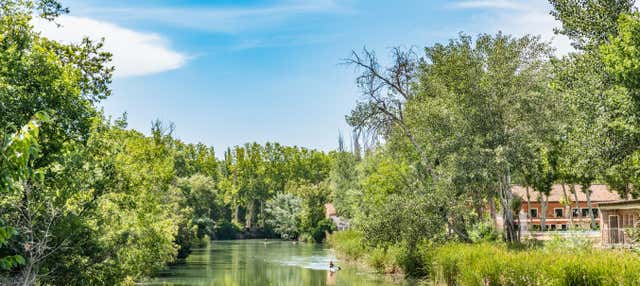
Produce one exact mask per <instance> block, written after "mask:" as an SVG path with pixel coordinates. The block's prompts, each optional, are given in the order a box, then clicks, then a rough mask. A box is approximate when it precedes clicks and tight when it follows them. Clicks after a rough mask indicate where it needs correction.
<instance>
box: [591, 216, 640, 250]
mask: <svg viewBox="0 0 640 286" xmlns="http://www.w3.org/2000/svg"><path fill="white" fill-rule="evenodd" d="M610 216H618V226H619V227H618V228H617V229H614V228H611V226H610V225H609V222H610V221H609V217H610ZM600 220H601V221H602V228H601V229H602V231H601V236H602V243H603V244H604V245H610V244H615V242H613V241H612V235H616V234H614V232H615V233H617V235H618V242H617V243H619V244H629V243H631V240H630V239H629V236H628V235H627V233H626V231H625V229H627V228H631V227H635V226H636V224H637V223H638V222H639V220H640V210H638V209H605V210H602V211H601V212H600Z"/></svg>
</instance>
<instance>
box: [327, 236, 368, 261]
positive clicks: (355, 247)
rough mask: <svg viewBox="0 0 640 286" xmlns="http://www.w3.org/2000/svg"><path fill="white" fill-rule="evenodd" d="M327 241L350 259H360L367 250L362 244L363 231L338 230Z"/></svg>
mask: <svg viewBox="0 0 640 286" xmlns="http://www.w3.org/2000/svg"><path fill="white" fill-rule="evenodd" d="M327 243H328V244H329V245H330V246H331V248H333V249H335V250H336V251H337V252H338V253H339V254H340V255H343V256H345V258H347V259H349V260H359V259H361V258H363V257H364V254H365V253H366V252H367V250H366V249H365V247H364V245H363V244H362V233H361V232H358V231H355V230H345V231H336V232H334V233H333V234H331V235H330V236H329V237H328V239H327Z"/></svg>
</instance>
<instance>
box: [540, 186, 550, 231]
mask: <svg viewBox="0 0 640 286" xmlns="http://www.w3.org/2000/svg"><path fill="white" fill-rule="evenodd" d="M541 195H542V196H543V198H542V200H540V202H541V203H540V212H541V214H540V229H541V230H542V231H546V230H547V208H548V207H549V196H548V195H546V194H543V193H541Z"/></svg>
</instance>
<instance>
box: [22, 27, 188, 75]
mask: <svg viewBox="0 0 640 286" xmlns="http://www.w3.org/2000/svg"><path fill="white" fill-rule="evenodd" d="M56 23H57V24H60V27H58V26H57V25H56ZM56 23H52V22H49V21H45V20H42V19H40V18H37V20H34V21H33V24H34V27H35V28H36V30H38V31H40V32H41V33H42V35H43V36H45V37H47V38H50V39H53V40H57V41H60V42H64V43H77V42H80V41H81V40H82V38H83V37H89V38H90V39H93V40H100V39H102V38H104V39H105V42H104V47H105V50H107V51H109V52H111V53H112V54H113V62H112V64H113V65H114V66H115V67H116V71H115V76H116V77H129V76H140V75H147V74H153V73H159V72H163V71H168V70H174V69H178V68H180V67H182V66H184V65H185V64H186V63H187V60H188V56H186V55H185V54H182V53H180V52H177V51H174V50H172V49H171V48H170V47H169V43H168V41H167V40H166V39H165V38H163V37H162V36H161V35H159V34H156V33H145V32H139V31H134V30H130V29H127V28H124V27H121V26H118V25H115V24H113V23H109V22H105V21H98V20H94V19H90V18H85V17H76V16H62V17H60V18H58V19H57V20H56Z"/></svg>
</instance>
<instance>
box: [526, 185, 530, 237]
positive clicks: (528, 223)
mask: <svg viewBox="0 0 640 286" xmlns="http://www.w3.org/2000/svg"><path fill="white" fill-rule="evenodd" d="M524 190H525V192H526V195H527V229H531V215H530V213H531V194H529V187H528V186H527V187H525V189H524Z"/></svg>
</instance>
